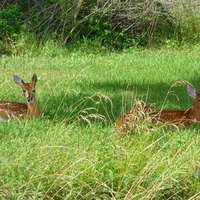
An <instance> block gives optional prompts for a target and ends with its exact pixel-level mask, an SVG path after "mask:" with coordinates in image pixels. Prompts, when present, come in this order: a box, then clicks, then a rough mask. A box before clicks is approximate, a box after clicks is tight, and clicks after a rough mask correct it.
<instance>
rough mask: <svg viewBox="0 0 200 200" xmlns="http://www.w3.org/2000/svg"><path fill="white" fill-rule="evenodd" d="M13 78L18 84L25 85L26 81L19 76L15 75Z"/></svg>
mask: <svg viewBox="0 0 200 200" xmlns="http://www.w3.org/2000/svg"><path fill="white" fill-rule="evenodd" d="M13 79H14V81H15V83H16V84H17V85H19V86H20V87H22V86H23V85H24V81H23V80H22V79H21V78H19V77H18V76H16V75H14V76H13Z"/></svg>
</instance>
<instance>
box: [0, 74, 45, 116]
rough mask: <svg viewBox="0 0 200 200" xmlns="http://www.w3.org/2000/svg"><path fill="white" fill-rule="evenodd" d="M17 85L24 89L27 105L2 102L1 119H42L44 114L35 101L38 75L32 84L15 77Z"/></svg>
mask: <svg viewBox="0 0 200 200" xmlns="http://www.w3.org/2000/svg"><path fill="white" fill-rule="evenodd" d="M13 79H14V81H15V83H16V84H17V85H18V86H20V87H21V88H22V91H23V94H24V97H25V99H26V103H18V102H0V118H1V119H17V118H28V117H41V116H42V112H41V111H40V108H39V107H38V104H37V102H36V100H35V91H36V90H35V85H36V82H37V75H36V74H35V73H34V74H33V77H32V82H30V83H24V81H23V80H22V79H20V78H19V77H18V76H16V75H14V76H13Z"/></svg>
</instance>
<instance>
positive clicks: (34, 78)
mask: <svg viewBox="0 0 200 200" xmlns="http://www.w3.org/2000/svg"><path fill="white" fill-rule="evenodd" d="M32 81H33V82H34V83H36V82H37V75H36V74H35V73H34V74H33V77H32Z"/></svg>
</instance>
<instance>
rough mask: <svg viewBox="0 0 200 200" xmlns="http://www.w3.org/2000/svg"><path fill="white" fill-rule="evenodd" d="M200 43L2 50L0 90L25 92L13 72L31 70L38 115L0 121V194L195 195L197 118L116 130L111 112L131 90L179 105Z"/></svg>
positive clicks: (199, 171) (128, 100)
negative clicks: (49, 51) (19, 53)
mask: <svg viewBox="0 0 200 200" xmlns="http://www.w3.org/2000/svg"><path fill="white" fill-rule="evenodd" d="M199 59H200V57H199V52H198V49H188V50H184V51H176V50H174V51H169V50H160V51H158V50H157V51H153V50H149V51H135V50H132V51H128V52H124V53H120V54H118V53H112V54H104V55H97V54H96V55H95V54H85V53H84V52H77V53H75V52H66V54H65V55H63V54H62V55H60V56H55V57H51V56H40V57H29V56H27V57H3V58H2V59H1V60H0V64H1V66H2V68H1V69H2V74H1V77H0V88H1V97H0V100H1V101H3V100H6V101H20V102H21V101H24V99H23V96H22V94H21V91H20V90H19V88H18V87H17V86H15V84H14V82H13V80H12V75H13V74H16V75H19V76H20V77H21V78H22V79H23V80H24V81H25V82H26V81H29V80H30V78H31V77H32V74H33V73H34V72H35V73H37V75H38V82H37V93H36V98H37V101H38V103H39V106H40V108H41V110H42V111H43V112H44V117H43V118H41V119H34V120H28V121H1V125H0V141H1V145H0V160H1V162H0V197H1V198H2V199H96V200H97V199H134V200H135V199H189V198H190V199H195V198H198V197H199V196H198V195H199V188H200V161H199V153H200V150H199V145H200V137H199V130H198V129H199V126H198V125H197V126H194V127H191V128H189V129H184V128H180V129H175V128H174V129H173V128H171V129H169V128H166V127H165V126H158V127H154V128H152V129H149V131H144V129H142V126H141V127H140V126H138V129H137V131H136V132H135V133H134V134H132V135H125V136H124V137H120V138H118V137H116V132H115V129H114V128H113V127H114V122H115V121H116V120H117V119H118V117H119V116H120V115H121V114H122V113H123V112H124V111H126V110H128V109H130V107H131V106H132V104H133V103H134V99H136V98H137V99H142V100H145V101H147V103H155V104H156V105H155V106H156V107H161V106H162V105H163V102H165V104H164V107H166V108H169V109H172V108H176V109H185V108H187V107H189V105H190V104H191V103H192V99H191V98H190V97H188V95H187V94H186V88H185V86H184V85H181V86H180V87H175V88H173V90H174V92H175V94H176V95H177V96H178V97H179V98H178V99H177V97H174V95H168V97H167V99H166V100H165V96H166V94H167V92H168V90H169V89H170V87H171V86H172V85H173V84H174V83H175V82H177V81H182V80H187V81H189V82H191V83H192V84H193V85H194V86H196V88H197V90H198V85H199V84H198V83H199V77H198V71H199V67H198V63H199Z"/></svg>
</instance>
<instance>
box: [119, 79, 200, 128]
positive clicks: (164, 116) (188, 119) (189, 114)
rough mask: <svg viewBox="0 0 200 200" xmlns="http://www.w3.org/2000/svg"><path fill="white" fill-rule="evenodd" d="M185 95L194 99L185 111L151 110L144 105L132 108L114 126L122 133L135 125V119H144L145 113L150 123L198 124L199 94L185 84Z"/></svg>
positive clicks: (191, 86) (199, 117) (186, 125)
mask: <svg viewBox="0 0 200 200" xmlns="http://www.w3.org/2000/svg"><path fill="white" fill-rule="evenodd" d="M187 93H188V95H189V96H191V97H192V98H193V99H194V102H193V104H192V106H190V107H189V108H188V109H186V110H152V109H150V107H149V106H148V105H146V104H140V105H136V106H134V107H133V108H132V109H131V110H130V111H129V112H127V113H126V114H125V115H124V116H122V117H121V118H120V119H119V120H118V121H117V122H116V125H117V126H118V127H120V128H122V130H123V131H125V130H127V129H128V128H129V127H131V125H132V124H134V123H136V122H135V119H136V118H137V117H138V115H139V117H141V116H142V117H144V116H145V114H146V113H148V114H149V116H150V118H151V122H152V123H156V122H161V123H165V122H169V124H174V125H183V126H185V127H188V126H190V125H191V124H193V123H200V94H197V92H196V89H195V87H194V86H193V85H192V84H191V83H188V84H187Z"/></svg>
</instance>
